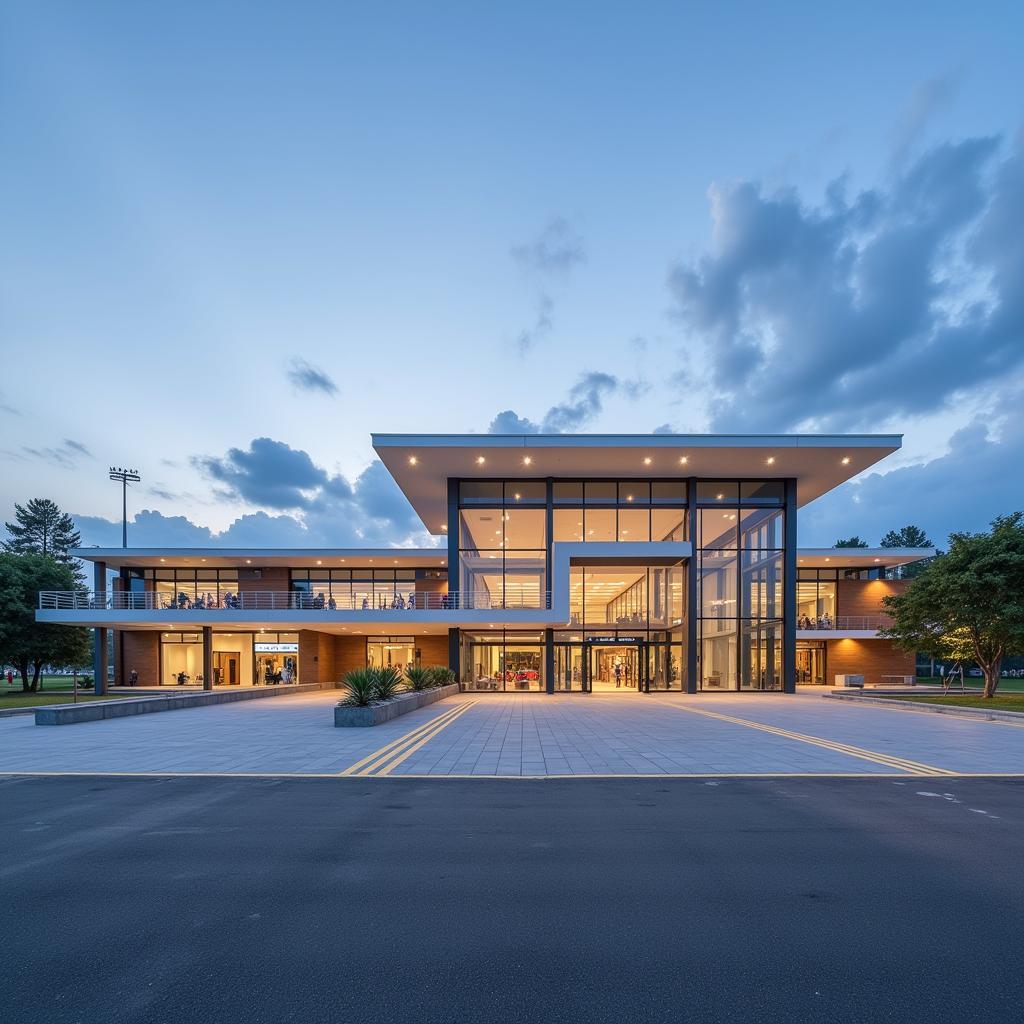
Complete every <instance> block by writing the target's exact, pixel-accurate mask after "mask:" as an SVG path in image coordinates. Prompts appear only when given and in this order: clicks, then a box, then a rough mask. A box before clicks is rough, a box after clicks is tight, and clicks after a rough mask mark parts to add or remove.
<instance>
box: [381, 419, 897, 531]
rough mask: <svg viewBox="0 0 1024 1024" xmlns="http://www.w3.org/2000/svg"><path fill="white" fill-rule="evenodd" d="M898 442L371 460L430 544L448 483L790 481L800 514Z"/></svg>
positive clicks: (517, 446)
mask: <svg viewBox="0 0 1024 1024" xmlns="http://www.w3.org/2000/svg"><path fill="white" fill-rule="evenodd" d="M902 441H903V435H902V434H374V435H373V447H374V450H375V451H376V452H377V454H378V455H379V456H380V459H381V461H382V462H383V463H384V465H385V466H387V468H388V470H389V472H390V473H391V475H392V476H393V477H394V478H395V481H396V482H397V483H398V486H399V487H400V488H401V489H402V492H403V493H404V494H405V496H406V497H407V498H408V499H409V501H410V503H411V504H412V507H413V508H414V509H415V510H416V512H417V514H418V515H419V517H420V518H421V519H422V520H423V522H424V524H425V525H426V527H427V529H428V530H429V531H430V532H431V533H433V534H440V533H441V532H442V527H443V526H445V525H446V523H447V501H448V498H447V488H446V484H445V481H446V480H447V479H448V478H449V477H461V478H463V479H466V478H472V477H477V478H485V479H486V478H500V479H523V480H527V479H537V478H544V477H549V476H552V477H587V478H601V477H609V478H615V479H620V478H626V479H629V478H632V477H676V476H696V477H709V478H714V477H725V478H729V477H734V478H738V479H747V480H756V479H763V478H773V477H794V478H795V479H796V481H797V501H798V503H799V504H800V505H806V504H807V503H808V502H809V501H813V500H814V499H815V498H818V497H820V496H821V495H822V494H825V493H826V492H827V491H830V490H832V488H833V487H837V486H838V485H839V484H841V483H844V482H845V481H847V480H849V479H850V478H851V477H854V476H856V475H857V474H858V473H862V472H864V470H866V469H868V468H870V467H871V466H873V465H875V464H876V463H878V462H879V461H881V460H882V459H884V458H885V457H886V456H887V455H891V454H892V453H893V452H895V451H897V450H898V449H899V448H900V446H901V444H902ZM769 459H771V460H772V461H771V462H769V461H768V460H769Z"/></svg>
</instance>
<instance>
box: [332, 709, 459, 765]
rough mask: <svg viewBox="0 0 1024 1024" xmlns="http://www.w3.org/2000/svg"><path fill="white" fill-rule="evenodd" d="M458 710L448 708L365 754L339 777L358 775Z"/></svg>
mask: <svg viewBox="0 0 1024 1024" xmlns="http://www.w3.org/2000/svg"><path fill="white" fill-rule="evenodd" d="M458 710H459V708H458V707H454V708H449V709H448V710H447V711H445V712H443V713H442V714H440V715H436V716H435V717H433V718H431V719H430V721H429V722H423V723H421V724H420V725H418V726H416V728H415V729H411V730H410V731H409V732H407V733H403V734H402V735H401V736H399V737H398V738H397V739H394V740H391V742H390V743H385V744H384V746H383V747H380V748H379V749H377V750H375V751H373V753H372V754H367V755H366V757H364V758H363V759H362V760H361V761H356V763H355V764H352V765H349V766H348V768H346V769H345V770H344V771H343V772H338V774H339V775H357V774H359V773H360V772H361V771H362V769H363V768H365V767H366V766H367V765H369V764H370V762H371V761H376V760H378V759H379V758H382V757H384V756H385V755H387V754H389V753H391V752H392V751H394V750H397V749H398V748H399V747H401V746H402V745H403V744H405V743H408V742H410V741H413V740H415V739H416V738H417V737H418V736H419V735H420V733H422V732H425V731H426V730H427V729H429V728H430V727H431V726H432V725H434V724H436V723H437V722H439V721H441V720H442V719H444V718H447V717H448V716H449V715H453V714H455V712H456V711H458Z"/></svg>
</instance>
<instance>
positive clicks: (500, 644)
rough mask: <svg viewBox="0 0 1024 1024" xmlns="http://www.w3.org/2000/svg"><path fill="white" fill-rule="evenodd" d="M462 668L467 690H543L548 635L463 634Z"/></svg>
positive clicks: (513, 633)
mask: <svg viewBox="0 0 1024 1024" xmlns="http://www.w3.org/2000/svg"><path fill="white" fill-rule="evenodd" d="M460 666H461V672H462V679H461V683H462V689H463V690H475V691H491V692H497V691H503V692H511V693H515V692H530V691H533V692H540V691H543V690H544V689H545V683H546V680H545V678H544V634H543V633H516V632H509V631H507V630H505V631H502V630H497V631H495V632H481V633H470V632H466V633H463V634H462V651H461V656H460Z"/></svg>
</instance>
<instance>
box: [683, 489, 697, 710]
mask: <svg viewBox="0 0 1024 1024" xmlns="http://www.w3.org/2000/svg"><path fill="white" fill-rule="evenodd" d="M686 500H687V512H686V519H687V525H686V530H687V536H688V538H689V540H690V547H691V548H692V549H693V554H692V555H690V561H689V562H688V563H687V565H686V692H687V693H696V692H697V681H698V677H697V611H698V608H697V566H698V564H699V561H700V555H699V552H698V550H697V544H698V537H699V534H698V531H697V478H696V477H692V476H691V477H690V478H689V480H687V481H686Z"/></svg>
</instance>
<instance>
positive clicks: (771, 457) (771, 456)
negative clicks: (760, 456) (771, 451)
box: [768, 455, 775, 466]
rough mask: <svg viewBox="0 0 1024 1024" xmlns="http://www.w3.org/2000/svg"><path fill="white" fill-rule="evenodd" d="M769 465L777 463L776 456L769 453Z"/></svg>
mask: <svg viewBox="0 0 1024 1024" xmlns="http://www.w3.org/2000/svg"><path fill="white" fill-rule="evenodd" d="M768 465H769V466H774V465H775V456H774V455H769V456H768Z"/></svg>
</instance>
